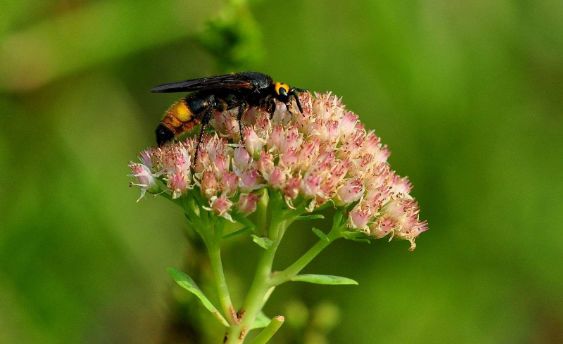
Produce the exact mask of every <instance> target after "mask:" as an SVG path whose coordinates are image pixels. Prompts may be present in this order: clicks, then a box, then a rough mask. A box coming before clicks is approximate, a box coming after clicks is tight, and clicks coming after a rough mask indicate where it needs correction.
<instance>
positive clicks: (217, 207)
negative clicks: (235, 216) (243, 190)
mask: <svg viewBox="0 0 563 344" xmlns="http://www.w3.org/2000/svg"><path fill="white" fill-rule="evenodd" d="M209 203H210V205H211V210H212V211H213V212H214V213H215V214H217V215H219V216H223V217H225V218H227V219H229V220H230V219H231V217H230V215H229V210H231V207H232V206H233V202H231V201H230V200H229V199H228V198H227V197H226V196H225V195H221V196H220V197H216V196H213V197H211V199H210V200H209Z"/></svg>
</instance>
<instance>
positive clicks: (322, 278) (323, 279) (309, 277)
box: [291, 274, 358, 285]
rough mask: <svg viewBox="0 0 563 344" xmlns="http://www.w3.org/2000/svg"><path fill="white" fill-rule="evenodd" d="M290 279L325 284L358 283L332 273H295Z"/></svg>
mask: <svg viewBox="0 0 563 344" xmlns="http://www.w3.org/2000/svg"><path fill="white" fill-rule="evenodd" d="M291 281H294V282H306V283H315V284H326V285H358V282H356V281H354V280H353V279H351V278H348V277H342V276H333V275H314V274H305V275H297V276H295V277H293V278H291Z"/></svg>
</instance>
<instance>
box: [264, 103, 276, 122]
mask: <svg viewBox="0 0 563 344" xmlns="http://www.w3.org/2000/svg"><path fill="white" fill-rule="evenodd" d="M266 111H267V112H268V113H269V114H270V121H271V120H272V118H274V112H276V101H275V100H273V99H270V100H269V101H268V103H267V104H266Z"/></svg>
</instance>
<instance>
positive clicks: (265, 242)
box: [252, 234, 272, 250]
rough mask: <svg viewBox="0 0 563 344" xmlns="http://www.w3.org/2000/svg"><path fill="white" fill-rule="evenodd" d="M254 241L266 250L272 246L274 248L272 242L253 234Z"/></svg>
mask: <svg viewBox="0 0 563 344" xmlns="http://www.w3.org/2000/svg"><path fill="white" fill-rule="evenodd" d="M252 241H254V242H255V243H256V244H257V245H258V246H260V247H262V248H263V249H265V250H267V249H269V248H270V246H272V240H270V239H268V238H265V237H259V236H257V235H254V234H252Z"/></svg>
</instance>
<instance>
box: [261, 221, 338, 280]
mask: <svg viewBox="0 0 563 344" xmlns="http://www.w3.org/2000/svg"><path fill="white" fill-rule="evenodd" d="M343 226H344V224H343V223H342V213H340V212H337V213H336V214H335V215H334V219H333V223H332V228H331V230H330V232H329V233H328V234H327V236H326V238H323V239H320V240H319V241H318V242H317V243H316V244H315V245H313V247H311V248H310V249H309V250H307V252H305V253H304V254H303V255H302V256H301V257H299V259H297V260H296V261H295V262H294V263H293V264H291V265H290V266H288V267H287V268H286V269H284V270H282V271H277V272H275V273H274V274H273V276H272V284H273V285H274V286H278V285H280V284H282V283H285V282H287V281H289V280H291V279H292V278H293V277H294V276H296V275H297V274H298V273H299V272H301V270H303V269H304V268H305V267H306V266H307V265H309V263H311V261H313V259H315V257H317V256H318V255H319V253H321V252H322V251H323V250H324V249H325V248H326V247H327V246H328V245H330V244H332V242H333V241H335V240H336V239H339V238H341V237H342V234H341V232H342V228H343Z"/></svg>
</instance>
